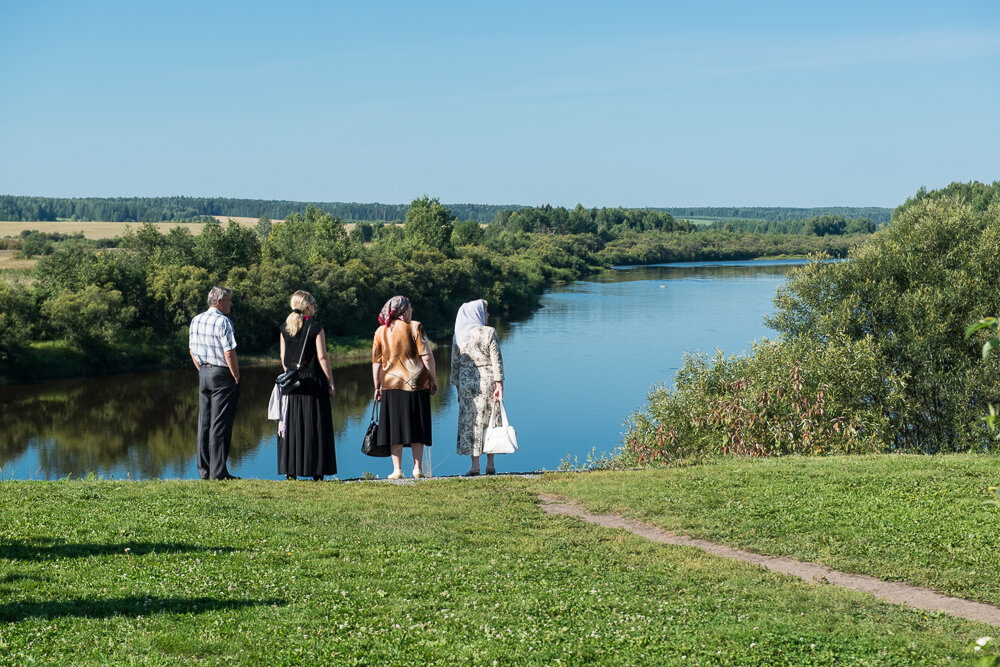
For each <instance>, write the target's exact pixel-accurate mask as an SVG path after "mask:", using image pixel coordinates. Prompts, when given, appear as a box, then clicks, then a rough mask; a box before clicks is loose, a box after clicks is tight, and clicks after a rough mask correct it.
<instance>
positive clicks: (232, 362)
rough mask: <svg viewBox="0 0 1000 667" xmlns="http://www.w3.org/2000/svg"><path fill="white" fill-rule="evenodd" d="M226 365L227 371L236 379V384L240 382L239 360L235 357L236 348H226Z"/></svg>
mask: <svg viewBox="0 0 1000 667" xmlns="http://www.w3.org/2000/svg"><path fill="white" fill-rule="evenodd" d="M226 365H227V366H229V372H230V373H232V374H233V379H234V380H236V384H239V383H240V362H239V361H238V360H237V359H236V350H235V349H232V350H226Z"/></svg>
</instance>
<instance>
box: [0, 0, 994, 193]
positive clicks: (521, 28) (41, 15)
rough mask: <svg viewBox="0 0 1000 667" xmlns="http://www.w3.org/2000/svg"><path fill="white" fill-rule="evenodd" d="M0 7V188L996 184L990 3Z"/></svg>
mask: <svg viewBox="0 0 1000 667" xmlns="http://www.w3.org/2000/svg"><path fill="white" fill-rule="evenodd" d="M0 17H2V18H0V91H3V101H2V103H0V194H15V195H38V196H50V197H99V196H171V195H187V196H221V197H241V198H252V199H288V200H296V201H315V202H326V201H355V202H373V201H377V202H383V203H407V202H409V201H411V200H412V199H414V198H415V197H419V196H422V195H425V194H426V195H430V196H431V197H437V198H439V199H440V200H441V201H442V202H445V203H466V202H468V203H483V204H524V205H541V204H545V203H550V204H552V205H563V206H574V205H575V204H577V203H582V204H583V205H584V206H587V207H591V206H889V207H891V206H896V205H898V204H900V203H902V202H903V201H904V200H905V199H906V198H907V197H908V196H910V195H912V194H913V193H914V192H915V191H916V190H917V189H918V188H919V187H921V186H926V187H928V188H938V187H943V186H945V185H947V184H948V183H950V182H952V181H969V180H979V181H983V182H987V183H990V182H993V181H996V180H1000V122H998V120H1000V85H998V84H1000V2H998V1H997V0H979V1H972V0H969V1H966V0H958V1H956V2H952V3H942V2H940V1H939V0H936V1H934V2H923V1H922V0H911V1H906V2H878V1H876V0H864V1H860V2H855V1H854V0H840V1H838V2H828V3H827V2H824V3H818V2H802V1H801V0H797V1H794V2H768V3H753V2H745V0H743V1H740V2H713V1H712V0H704V1H701V2H690V1H686V2H668V1H662V0H661V1H657V2H630V1H629V0H619V1H618V2H610V1H608V2H587V1H585V0H575V1H572V2H545V1H543V0H534V1H533V2H520V1H519V0H506V1H505V2H490V3H479V2H469V1H468V0H465V1H463V2H429V1H427V2H419V1H418V2H413V1H412V0H411V1H410V2H379V1H378V0H371V1H368V2H335V1H326V2H320V1H313V2H300V1H296V0H289V1H285V2H280V3H279V2H254V1H253V0H243V1H240V2H211V1H210V0H201V1H199V2H187V1H185V0H176V1H173V2H164V1H161V0H148V1H143V2H136V1H135V0H128V1H127V2H112V1H104V0H98V1H90V2H88V1H86V0H78V1H73V2H61V1H58V0H52V1H45V2H25V1H23V0H22V1H17V0H0Z"/></svg>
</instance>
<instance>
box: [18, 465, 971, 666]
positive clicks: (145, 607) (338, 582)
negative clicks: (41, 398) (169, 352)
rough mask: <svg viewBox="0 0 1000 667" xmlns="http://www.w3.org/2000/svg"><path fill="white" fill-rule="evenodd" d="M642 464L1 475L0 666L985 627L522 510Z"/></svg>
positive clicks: (355, 657)
mask: <svg viewBox="0 0 1000 667" xmlns="http://www.w3.org/2000/svg"><path fill="white" fill-rule="evenodd" d="M782 463H783V462H782ZM702 470H703V471H704V474H705V475H712V474H713V473H714V474H720V473H721V472H724V470H725V468H724V467H722V466H709V467H705V468H704V469H702ZM710 470H711V472H709V471H710ZM669 472H670V473H671V474H673V475H675V476H676V477H677V478H680V477H682V476H684V475H685V474H691V473H692V470H687V471H669ZM749 472H750V469H748V473H749ZM752 472H754V473H756V472H757V470H752ZM663 475H664V473H662V472H656V473H649V472H646V473H641V474H634V473H633V474H632V475H631V477H627V476H625V475H620V476H618V477H613V476H608V475H606V474H603V473H602V474H590V475H566V476H548V477H546V478H544V479H542V480H538V481H533V480H520V479H509V478H492V479H477V480H436V481H431V482H427V483H421V484H416V485H411V486H390V485H386V484H380V483H364V484H343V483H323V484H316V483H311V482H270V481H243V482H231V483H205V482H181V481H165V482H139V483H130V482H117V481H99V480H88V481H72V482H12V481H3V482H0V663H4V664H23V663H26V662H28V661H34V662H39V663H56V664H70V663H72V664H109V663H110V664H136V663H142V664H181V663H188V662H192V661H198V662H210V663H213V664H215V663H219V664H278V665H282V664H421V663H438V664H491V663H493V662H494V661H496V664H518V665H520V664H545V665H549V664H557V663H562V664H584V663H587V664H591V663H594V664H680V663H685V664H687V663H689V662H693V663H696V664H703V665H716V664H739V665H780V664H788V665H802V664H842V663H854V664H878V665H892V664H898V665H910V664H921V663H922V664H939V663H942V662H946V661H949V660H967V659H968V657H969V655H970V654H969V652H968V646H969V645H970V644H971V642H973V641H974V640H975V639H976V638H978V637H980V636H982V635H985V634H990V628H988V627H987V626H982V625H978V624H974V623H969V622H965V621H960V620H956V619H953V618H949V617H945V616H941V615H928V614H925V613H921V612H916V611H910V610H907V609H903V608H900V607H896V606H893V605H888V604H884V603H880V602H878V601H876V600H875V599H874V598H871V597H869V596H866V595H861V594H856V593H851V592H847V591H842V590H839V589H836V588H833V587H830V586H813V585H808V584H805V583H803V582H801V581H798V580H794V579H790V578H786V577H782V576H779V575H776V574H773V573H770V572H767V571H764V570H761V569H759V568H756V567H752V566H748V565H745V564H739V563H731V562H728V561H724V560H721V559H718V558H715V557H712V556H708V555H705V554H703V553H702V552H699V551H697V550H693V549H687V548H681V547H666V546H662V545H656V544H652V543H649V542H647V541H645V540H643V539H641V538H638V537H635V536H632V535H629V534H627V533H625V532H623V531H611V530H607V529H602V528H598V527H594V526H590V525H587V524H584V523H582V522H579V521H575V520H573V519H569V518H557V517H548V516H545V515H543V514H542V513H541V511H540V510H539V509H538V508H537V507H536V506H535V504H534V499H535V492H536V491H538V490H540V489H542V488H546V489H549V490H557V489H559V488H562V489H564V490H566V489H568V488H573V489H574V490H576V491H579V492H581V494H582V493H585V492H586V493H590V494H592V495H596V496H599V497H604V496H610V495H614V494H615V493H617V491H614V489H615V488H616V487H619V486H621V487H623V488H633V489H645V490H646V492H647V494H650V493H652V490H655V488H656V487H657V482H658V480H662V479H666V480H670V479H671V478H670V477H663ZM631 478H635V480H636V482H635V483H634V485H632V486H631V487H630V483H628V479H631ZM721 479H724V477H722V478H720V480H721ZM563 480H565V481H563ZM671 484H675V482H671ZM708 488H709V487H706V488H705V489H704V490H708ZM676 490H677V489H676V488H675V491H676ZM692 493H694V494H695V495H697V492H692ZM716 493H718V490H716ZM659 497H660V498H661V499H662V498H665V497H667V496H665V495H661V496H659ZM636 500H637V501H638V502H639V503H640V504H642V503H647V501H650V500H651V496H649V497H637V498H636ZM688 502H690V503H695V504H696V503H697V500H696V499H689V500H688ZM651 507H652V503H651V502H650V503H649V504H648V506H647V509H649V508H651ZM919 534H920V535H924V534H925V533H924V532H920V533H919Z"/></svg>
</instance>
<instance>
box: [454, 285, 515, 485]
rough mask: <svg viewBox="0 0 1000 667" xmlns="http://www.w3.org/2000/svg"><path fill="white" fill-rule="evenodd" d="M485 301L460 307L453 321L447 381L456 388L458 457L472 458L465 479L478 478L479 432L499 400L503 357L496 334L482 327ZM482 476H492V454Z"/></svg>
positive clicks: (480, 436)
mask: <svg viewBox="0 0 1000 667" xmlns="http://www.w3.org/2000/svg"><path fill="white" fill-rule="evenodd" d="M486 306H487V304H486V301H485V300H484V299H477V300H476V301H470V302H468V303H463V304H462V307H461V308H459V310H458V317H456V318H455V337H454V339H453V340H452V344H451V381H452V384H454V385H455V386H456V387H457V388H458V444H457V446H456V451H457V452H458V454H459V456H470V457H472V467H470V468H469V471H468V472H467V473H465V474H466V476H472V475H478V474H479V457H480V456H482V455H483V432H484V431H485V429H486V426H487V422H489V419H490V414H491V412H492V410H493V404H494V403H495V402H496V401H499V400H501V399H503V379H504V377H503V357H502V356H500V342H499V341H498V340H497V330H496V329H494V328H493V327H488V326H486V319H487V317H489V312H488V311H487V309H486ZM486 474H487V475H494V474H496V467H495V466H494V465H493V454H487V455H486Z"/></svg>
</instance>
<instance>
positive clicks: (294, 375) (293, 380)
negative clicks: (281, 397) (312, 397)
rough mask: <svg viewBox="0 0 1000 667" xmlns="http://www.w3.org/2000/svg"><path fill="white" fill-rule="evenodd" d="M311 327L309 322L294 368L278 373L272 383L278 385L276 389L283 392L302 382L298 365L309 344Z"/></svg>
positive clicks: (287, 391) (295, 387)
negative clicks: (297, 361)
mask: <svg viewBox="0 0 1000 667" xmlns="http://www.w3.org/2000/svg"><path fill="white" fill-rule="evenodd" d="M311 327H312V322H310V323H309V326H308V327H306V334H305V337H304V338H303V340H302V351H301V352H299V363H298V365H296V366H295V368H289V369H288V370H287V371H285V372H284V373H282V374H281V375H279V376H278V377H277V379H276V380H275V381H274V384H276V385H278V389H280V390H281V393H283V394H287V393H289V392H293V391H295V390H296V389H298V388H299V385H301V384H302V380H301V379H300V378H299V367H301V366H302V357H304V356H305V354H306V345H308V344H309V329H310V328H311Z"/></svg>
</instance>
